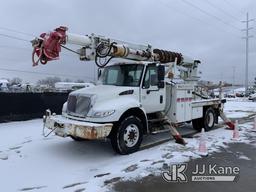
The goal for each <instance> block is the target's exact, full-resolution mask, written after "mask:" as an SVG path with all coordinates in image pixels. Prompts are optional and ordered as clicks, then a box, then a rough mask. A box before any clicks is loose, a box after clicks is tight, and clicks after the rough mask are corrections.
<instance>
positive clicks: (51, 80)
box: [37, 77, 61, 87]
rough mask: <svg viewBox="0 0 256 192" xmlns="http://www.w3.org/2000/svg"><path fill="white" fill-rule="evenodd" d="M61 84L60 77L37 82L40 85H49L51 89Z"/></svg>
mask: <svg viewBox="0 0 256 192" xmlns="http://www.w3.org/2000/svg"><path fill="white" fill-rule="evenodd" d="M57 82H61V78H59V77H47V78H45V79H40V80H38V81H37V84H38V85H49V86H50V87H54V85H55V83H57Z"/></svg>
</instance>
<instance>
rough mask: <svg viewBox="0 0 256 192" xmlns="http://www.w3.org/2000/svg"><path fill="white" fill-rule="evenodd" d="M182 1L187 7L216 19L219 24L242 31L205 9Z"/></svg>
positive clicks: (184, 0)
mask: <svg viewBox="0 0 256 192" xmlns="http://www.w3.org/2000/svg"><path fill="white" fill-rule="evenodd" d="M182 1H183V2H184V3H186V4H187V5H189V6H191V7H193V8H194V9H197V10H199V11H201V12H202V13H204V14H205V15H208V16H209V17H212V18H214V19H216V20H217V21H219V22H221V23H223V24H225V25H226V26H229V27H232V28H233V29H236V30H239V31H240V29H239V28H238V27H236V26H234V25H232V24H230V23H228V22H226V21H224V20H222V19H221V18H219V17H217V16H216V15H214V14H211V13H209V12H207V11H205V10H204V9H202V8H200V7H198V6H196V5H194V4H193V3H191V2H189V1H186V0H182Z"/></svg>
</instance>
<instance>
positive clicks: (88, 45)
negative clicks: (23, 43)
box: [31, 26, 184, 67]
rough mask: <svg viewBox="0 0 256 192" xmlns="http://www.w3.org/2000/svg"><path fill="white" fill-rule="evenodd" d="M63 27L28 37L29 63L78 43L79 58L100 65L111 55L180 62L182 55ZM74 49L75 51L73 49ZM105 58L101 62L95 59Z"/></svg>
mask: <svg viewBox="0 0 256 192" xmlns="http://www.w3.org/2000/svg"><path fill="white" fill-rule="evenodd" d="M67 30H68V28H67V27H63V26H61V27H59V28H56V29H55V30H54V31H52V32H50V33H42V34H41V35H40V38H36V39H34V40H32V41H31V42H32V46H33V47H34V50H33V54H32V61H33V66H36V65H38V63H39V61H40V62H41V64H46V63H47V62H48V61H52V60H57V59H59V55H60V52H61V47H63V48H66V47H65V45H67V44H73V45H78V46H81V48H80V49H79V50H78V52H76V53H77V54H79V56H80V60H95V62H96V64H97V65H98V67H104V66H105V65H106V64H107V63H108V62H109V61H110V60H111V59H112V58H123V59H129V60H135V61H152V62H159V63H168V62H174V61H175V60H176V62H177V64H178V65H179V64H181V63H182V62H183V61H184V58H183V55H182V54H181V53H177V52H171V51H167V50H162V49H152V46H151V45H147V46H145V45H137V44H132V43H127V42H123V41H119V40H114V39H109V38H106V37H102V36H96V35H94V34H92V35H77V34H72V33H68V32H67ZM74 52H75V51H74ZM35 57H37V59H35ZM102 58H104V59H106V58H108V59H107V60H106V61H105V63H103V64H102V63H100V62H98V60H99V59H102Z"/></svg>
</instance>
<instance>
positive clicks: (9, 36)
mask: <svg viewBox="0 0 256 192" xmlns="http://www.w3.org/2000/svg"><path fill="white" fill-rule="evenodd" d="M0 36H3V37H7V38H10V39H15V40H20V41H25V42H30V41H29V40H27V39H22V38H19V37H15V36H12V35H6V34H3V33H0Z"/></svg>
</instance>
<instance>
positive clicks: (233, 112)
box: [224, 98, 256, 118]
mask: <svg viewBox="0 0 256 192" xmlns="http://www.w3.org/2000/svg"><path fill="white" fill-rule="evenodd" d="M224 112H225V113H226V115H227V116H228V117H229V118H243V117H247V116H249V115H252V114H254V113H255V112H256V102H252V101H249V100H248V99H247V98H235V99H228V101H227V103H225V108H224Z"/></svg>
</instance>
